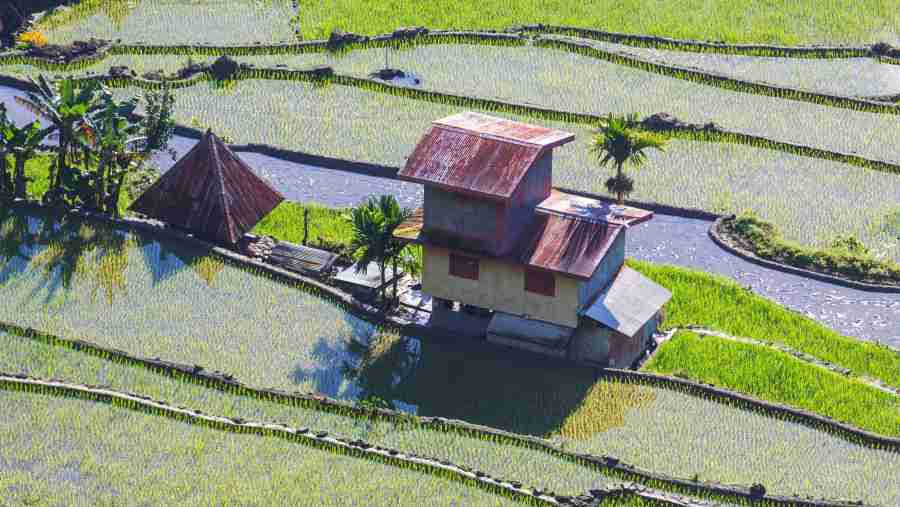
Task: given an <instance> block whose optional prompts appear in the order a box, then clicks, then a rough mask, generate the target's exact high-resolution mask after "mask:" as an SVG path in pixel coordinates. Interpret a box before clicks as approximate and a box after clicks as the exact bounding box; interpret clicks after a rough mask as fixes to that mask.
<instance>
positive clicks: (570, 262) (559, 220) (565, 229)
mask: <svg viewBox="0 0 900 507" xmlns="http://www.w3.org/2000/svg"><path fill="white" fill-rule="evenodd" d="M621 229H622V228H621V227H619V226H617V225H614V224H609V223H606V222H591V221H587V220H581V219H578V218H573V217H567V216H562V215H538V219H537V224H536V227H535V232H534V233H533V234H532V236H531V238H532V239H531V244H530V246H529V247H528V248H526V249H525V250H524V252H523V254H522V257H521V261H522V262H523V263H525V264H527V265H529V266H531V267H535V268H540V269H546V270H549V271H555V272H557V273H562V274H566V275H569V276H573V277H576V278H581V279H588V278H590V277H591V276H592V275H593V274H594V270H596V269H597V266H599V265H600V261H602V260H603V257H604V256H605V255H606V252H607V250H609V247H610V245H612V243H613V241H615V239H616V237H617V236H618V235H619V232H620V231H621Z"/></svg>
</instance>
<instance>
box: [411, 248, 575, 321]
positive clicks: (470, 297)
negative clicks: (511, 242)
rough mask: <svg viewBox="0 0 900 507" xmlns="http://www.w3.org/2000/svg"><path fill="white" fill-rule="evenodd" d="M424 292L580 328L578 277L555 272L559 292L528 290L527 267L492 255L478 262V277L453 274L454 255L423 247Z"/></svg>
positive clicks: (442, 249) (442, 250)
mask: <svg viewBox="0 0 900 507" xmlns="http://www.w3.org/2000/svg"><path fill="white" fill-rule="evenodd" d="M422 254H423V261H422V264H423V266H422V291H423V292H425V293H427V294H430V295H432V296H433V297H437V298H442V299H450V300H453V301H460V302H462V303H464V304H469V305H474V306H480V307H482V308H490V309H492V310H499V311H501V312H507V313H511V314H514V315H522V314H528V317H529V318H532V319H537V320H543V321H547V322H550V323H553V324H559V325H562V326H569V327H578V314H577V311H578V286H579V282H578V280H576V279H574V278H570V277H567V276H562V275H558V274H554V275H553V276H554V278H555V283H556V295H555V296H554V297H549V296H542V295H540V294H535V293H533V292H526V291H525V269H524V266H514V265H512V264H509V263H504V262H499V261H496V260H493V259H490V258H484V257H482V258H480V259H479V261H478V280H469V279H467V278H459V277H456V276H450V255H449V251H448V250H446V249H444V248H438V247H434V246H429V245H424V246H423V251H422Z"/></svg>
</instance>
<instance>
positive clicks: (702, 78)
mask: <svg viewBox="0 0 900 507" xmlns="http://www.w3.org/2000/svg"><path fill="white" fill-rule="evenodd" d="M534 45H535V46H538V47H549V48H556V49H565V50H568V51H572V52H577V53H579V54H584V55H586V56H593V57H596V58H600V59H603V60H607V61H610V62H612V63H616V64H619V65H627V66H629V67H635V68H638V69H640V70H644V71H648V72H654V73H657V74H662V75H666V76H671V77H677V78H679V79H686V80H688V81H695V82H699V83H703V84H707V85H711V86H718V87H720V88H727V89H730V90H734V91H739V92H745V93H747V92H751V91H752V92H753V93H757V94H759V95H767V96H770V97H778V98H783V99H791V100H800V101H804V102H812V103H814V104H824V105H828V106H832V107H841V108H846V109H853V110H857V111H866V112H874V113H887V114H900V107H898V106H896V105H894V104H886V103H884V102H878V101H874V100H866V99H861V98H856V97H849V96H843V95H832V94H827V93H820V92H812V91H807V90H802V89H799V88H790V87H786V86H779V85H774V84H769V83H763V82H758V81H743V80H740V79H737V78H733V77H729V76H726V75H724V74H717V73H713V72H709V71H706V70H701V69H698V68H694V67H685V66H678V65H672V64H662V63H656V62H654V61H651V60H645V59H643V58H638V57H636V56H634V55H631V54H629V53H625V52H617V51H608V50H605V49H600V48H598V47H596V46H593V45H591V44H590V43H586V42H578V41H574V40H566V39H563V38H553V37H539V38H538V39H536V40H535V42H534Z"/></svg>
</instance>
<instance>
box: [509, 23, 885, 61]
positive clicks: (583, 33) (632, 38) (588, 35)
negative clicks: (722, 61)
mask: <svg viewBox="0 0 900 507" xmlns="http://www.w3.org/2000/svg"><path fill="white" fill-rule="evenodd" d="M510 31H512V32H518V33H524V32H537V33H557V34H570V35H575V36H577V37H582V38H585V39H596V40H602V41H606V42H613V43H616V44H627V45H631V46H641V47H651V48H661V49H668V48H677V49H679V50H681V51H693V52H706V53H723V54H740V55H751V56H785V57H786V56H790V57H801V58H852V57H864V56H874V55H873V53H872V48H871V47H870V46H824V45H823V46H805V47H804V46H775V45H767V44H725V43H723V42H708V41H698V40H689V39H673V38H669V37H657V36H654V35H636V34H627V33H620V32H607V31H603V30H593V29H589V28H579V27H574V26H561V25H545V24H531V25H519V26H516V27H512V28H510Z"/></svg>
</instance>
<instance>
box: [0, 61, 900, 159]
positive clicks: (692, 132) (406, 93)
mask: <svg viewBox="0 0 900 507" xmlns="http://www.w3.org/2000/svg"><path fill="white" fill-rule="evenodd" d="M213 79H214V78H213V77H212V76H211V75H210V74H209V73H208V72H201V73H199V74H197V75H195V76H192V77H190V78H187V79H180V80H167V81H152V80H147V79H142V78H137V77H131V76H107V75H96V76H92V75H88V76H78V77H74V78H73V80H75V81H76V82H77V83H86V82H91V81H96V82H100V83H104V84H105V85H107V86H110V87H114V88H118V87H128V86H135V87H139V88H142V89H150V90H159V89H162V88H163V87H164V86H169V87H171V88H173V89H177V88H184V87H188V86H193V85H196V84H200V83H201V82H205V81H209V80H213ZM232 79H233V80H240V79H280V80H292V81H302V82H312V83H318V84H321V85H328V84H338V85H343V86H352V87H357V88H361V89H365V90H370V91H375V92H379V93H387V94H390V95H394V96H399V97H406V98H412V99H415V100H424V101H428V102H432V103H437V104H441V105H452V106H459V107H474V108H478V109H481V110H485V111H489V112H501V113H509V114H519V115H523V116H528V117H532V118H538V119H545V120H550V121H559V122H567V123H577V124H586V125H590V126H598V125H599V124H600V122H601V121H602V120H603V117H604V116H603V115H596V114H588V113H573V112H569V111H560V110H556V109H551V108H544V107H539V106H534V105H530V104H520V103H515V102H509V101H503V100H499V99H485V98H480V97H469V96H466V95H457V94H451V93H444V92H437V91H431V90H422V89H417V88H410V87H406V86H400V85H392V84H388V83H386V82H384V81H380V80H377V79H370V78H360V77H356V76H349V75H342V74H335V73H334V71H333V69H332V68H331V67H327V66H317V67H312V68H308V69H281V68H255V67H253V66H250V65H244V66H242V67H241V69H240V70H238V71H237V72H236V73H235V74H234V75H233V76H232ZM0 85H6V86H10V87H13V88H18V89H22V90H26V91H34V88H33V86H32V85H31V83H29V82H27V81H24V80H21V79H18V78H15V77H12V76H5V75H0ZM882 105H885V106H886V107H892V108H894V109H896V110H897V111H898V112H900V105H898V106H893V105H886V104H882ZM635 128H638V129H641V128H644V127H642V126H641V125H637V126H635ZM647 130H649V129H647ZM653 131H655V132H662V133H663V134H664V135H668V136H670V137H677V138H682V139H687V140H691V141H699V142H725V143H733V144H743V145H747V146H753V147H757V148H765V149H772V150H777V151H782V152H785V153H790V154H794V155H800V156H806V157H812V158H821V159H824V160H831V161H835V162H841V163H846V164H849V165H854V166H857V167H862V168H865V169H870V170H874V171H881V172H887V173H892V174H900V164H895V163H892V162H888V161H883V160H876V159H869V158H865V157H861V156H859V155H855V154H849V153H842V152H837V151H830V150H824V149H821V148H815V147H811V146H807V145H803V144H796V143H790V142H785V141H778V140H775V139H770V138H767V137H762V136H757V135H753V134H746V133H742V132H734V131H729V130H724V129H721V128H718V127H714V128H711V129H697V128H691V127H673V128H668V129H665V130H653ZM184 132H187V131H184ZM260 146H262V145H260ZM272 148H274V149H278V148H275V147H272ZM356 165H357V167H359V166H358V163H357V164H356Z"/></svg>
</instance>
